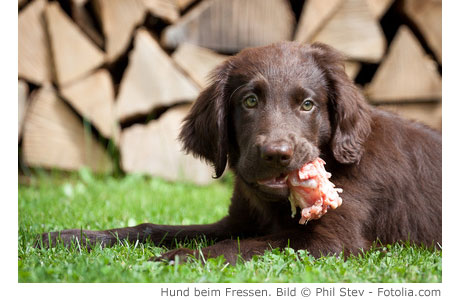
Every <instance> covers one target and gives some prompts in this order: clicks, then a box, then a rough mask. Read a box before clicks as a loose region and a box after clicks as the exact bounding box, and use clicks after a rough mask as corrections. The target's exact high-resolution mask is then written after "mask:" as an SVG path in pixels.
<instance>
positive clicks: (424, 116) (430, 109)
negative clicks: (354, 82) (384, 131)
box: [378, 102, 442, 130]
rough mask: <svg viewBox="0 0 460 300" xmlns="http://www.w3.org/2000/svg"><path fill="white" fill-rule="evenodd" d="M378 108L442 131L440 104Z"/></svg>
mask: <svg viewBox="0 0 460 300" xmlns="http://www.w3.org/2000/svg"><path fill="white" fill-rule="evenodd" d="M378 107H379V108H382V109H385V110H388V111H391V112H394V113H396V114H399V115H400V116H402V117H404V118H406V119H409V120H414V121H419V122H422V123H424V124H425V125H428V126H430V127H431V128H434V129H438V130H441V129H442V104H441V103H433V102H428V103H397V104H385V105H379V106H378Z"/></svg>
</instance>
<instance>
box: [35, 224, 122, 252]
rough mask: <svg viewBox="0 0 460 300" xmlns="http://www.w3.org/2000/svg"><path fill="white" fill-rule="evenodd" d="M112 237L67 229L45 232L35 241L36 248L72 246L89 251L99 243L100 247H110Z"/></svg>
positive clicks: (99, 233) (94, 232)
mask: <svg viewBox="0 0 460 300" xmlns="http://www.w3.org/2000/svg"><path fill="white" fill-rule="evenodd" d="M112 239H114V237H112V236H110V234H107V233H105V232H98V231H89V230H81V229H67V230H62V231H54V232H45V233H42V234H39V235H38V236H37V238H36V241H35V245H34V246H35V247H37V248H42V247H43V248H52V247H55V246H56V245H57V244H62V245H63V246H65V247H70V246H71V245H72V244H75V245H78V246H79V247H85V248H87V249H88V250H90V249H91V248H92V247H93V246H95V245H98V244H99V243H100V244H101V245H102V246H106V245H110V244H111V243H112Z"/></svg>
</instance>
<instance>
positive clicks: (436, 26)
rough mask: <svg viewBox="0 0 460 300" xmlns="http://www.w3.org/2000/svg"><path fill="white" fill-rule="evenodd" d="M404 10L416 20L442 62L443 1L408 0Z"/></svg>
mask: <svg viewBox="0 0 460 300" xmlns="http://www.w3.org/2000/svg"><path fill="white" fill-rule="evenodd" d="M404 12H405V13H406V14H407V15H408V16H409V17H410V18H411V19H412V20H413V21H414V22H415V24H416V25H417V27H418V29H419V30H420V32H421V33H422V34H423V36H424V37H425V39H426V41H427V43H428V45H429V46H430V49H431V50H433V52H434V54H435V55H436V58H437V59H438V61H439V62H442V1H441V0H425V1H419V0H417V1H416V0H406V1H404Z"/></svg>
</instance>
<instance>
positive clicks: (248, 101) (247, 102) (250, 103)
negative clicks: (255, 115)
mask: <svg viewBox="0 0 460 300" xmlns="http://www.w3.org/2000/svg"><path fill="white" fill-rule="evenodd" d="M258 102H259V101H258V100H257V96H256V95H254V94H251V95H249V96H247V97H246V98H244V101H243V105H244V106H245V107H246V108H254V107H256V106H257V103H258Z"/></svg>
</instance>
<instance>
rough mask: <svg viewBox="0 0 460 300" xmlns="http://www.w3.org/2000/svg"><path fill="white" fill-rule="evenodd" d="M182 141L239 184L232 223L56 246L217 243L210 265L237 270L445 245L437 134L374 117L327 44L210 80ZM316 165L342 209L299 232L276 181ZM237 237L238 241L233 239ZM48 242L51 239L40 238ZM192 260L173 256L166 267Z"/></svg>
mask: <svg viewBox="0 0 460 300" xmlns="http://www.w3.org/2000/svg"><path fill="white" fill-rule="evenodd" d="M180 139H181V141H182V142H183V144H184V148H185V150H186V151H188V152H191V153H193V154H194V155H195V156H197V157H200V158H203V159H205V160H207V161H208V162H210V163H212V164H213V165H214V167H215V171H216V177H219V176H221V175H222V173H223V171H224V169H225V167H226V165H227V164H228V166H229V168H230V169H231V170H232V171H233V172H234V173H235V187H234V193H233V196H232V202H231V205H230V208H229V213H228V216H226V217H225V218H223V219H222V220H220V221H219V222H217V223H214V224H209V225H192V226H168V225H155V224H141V225H138V226H135V227H128V228H119V229H112V230H105V231H80V230H78V229H76V230H64V231H61V232H52V233H49V236H50V237H51V239H52V242H55V240H56V238H57V237H58V236H59V235H60V239H62V241H63V242H64V243H70V241H71V240H72V239H73V238H76V237H79V238H80V237H81V236H82V235H83V236H85V237H86V239H87V241H89V242H96V241H99V242H102V243H103V244H104V245H111V244H113V243H115V242H116V241H117V238H119V239H128V240H130V241H135V240H137V239H138V240H140V241H145V240H150V241H152V242H154V243H155V244H156V245H159V244H163V245H166V246H169V245H172V242H173V241H174V240H179V241H180V240H184V239H190V238H194V237H197V236H202V235H204V236H206V237H207V238H208V239H213V240H216V241H217V242H216V243H215V244H214V245H212V246H210V247H207V248H204V249H202V252H203V255H204V256H205V257H217V256H220V255H224V257H225V258H226V259H227V260H228V261H230V262H232V263H234V262H235V261H236V259H237V257H238V255H241V257H242V258H243V259H250V258H251V257H252V256H253V255H258V254H263V253H264V251H265V250H268V249H271V248H277V247H279V248H283V247H286V246H288V245H289V246H290V247H291V248H294V249H306V250H308V251H309V252H310V253H311V254H313V255H314V256H320V255H324V254H328V253H334V254H337V253H340V252H342V251H344V252H345V254H350V253H357V252H359V251H360V250H361V249H364V250H366V249H368V248H369V247H370V245H371V244H372V243H373V241H376V240H377V239H379V240H380V241H381V242H382V243H384V244H386V243H394V242H397V241H406V240H410V241H411V242H413V243H416V244H425V245H428V246H431V245H436V244H440V243H441V238H442V235H441V226H442V222H441V182H442V178H441V159H442V157H441V135H440V133H439V132H436V131H434V130H431V129H429V128H427V127H425V126H423V125H421V124H418V123H415V122H409V121H406V120H404V119H402V118H400V117H398V116H396V115H393V114H390V113H388V112H384V111H381V110H378V109H376V108H374V107H371V106H370V105H368V104H367V103H366V101H365V100H364V98H363V96H362V95H361V94H360V92H359V91H358V89H357V88H356V86H355V85H354V84H353V83H352V82H351V81H350V80H349V79H348V77H347V75H346V74H345V72H344V67H343V63H342V56H341V55H340V54H339V53H337V52H336V51H335V50H333V49H332V48H330V47H328V46H326V45H323V44H313V45H302V44H299V43H295V42H282V43H277V44H273V45H270V46H266V47H260V48H252V49H247V50H244V51H242V52H241V53H239V54H238V55H236V56H234V57H232V58H230V59H229V60H228V61H226V62H225V63H224V64H222V65H221V66H219V67H218V68H217V69H216V70H215V71H214V76H213V77H212V84H211V85H210V86H209V87H208V88H207V89H205V90H204V91H203V92H202V93H201V95H200V96H199V97H198V99H197V100H196V102H195V104H194V105H193V108H192V110H191V112H190V113H189V115H188V116H187V118H186V119H185V121H184V125H183V128H182V132H181V134H180ZM318 156H319V157H321V158H322V159H323V160H325V161H326V163H327V165H326V168H327V170H328V171H329V172H331V173H332V179H331V180H332V181H333V182H334V184H335V185H336V186H337V187H340V188H342V189H343V193H342V194H341V197H342V198H343V205H342V206H340V207H339V208H337V209H336V210H331V211H329V212H328V213H327V214H326V215H324V216H323V217H322V218H321V219H318V220H313V221H310V222H308V224H307V225H306V226H303V225H299V224H298V220H299V218H300V215H299V210H298V211H297V216H296V217H295V218H291V209H290V203H289V201H288V196H289V189H288V186H287V184H286V182H285V180H284V179H283V178H285V175H286V174H287V173H289V172H291V171H293V170H296V169H299V168H300V167H301V166H302V165H304V164H305V163H307V162H309V161H311V160H313V159H315V158H317V157H318ZM237 237H239V239H237ZM42 238H43V240H44V243H45V244H47V243H48V233H46V234H43V236H42ZM176 255H179V256H180V257H181V258H184V257H185V256H187V255H195V256H197V252H196V251H193V250H190V249H175V250H172V251H169V252H167V253H165V254H164V255H163V256H162V257H161V258H162V259H168V260H174V257H175V256H176Z"/></svg>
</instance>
